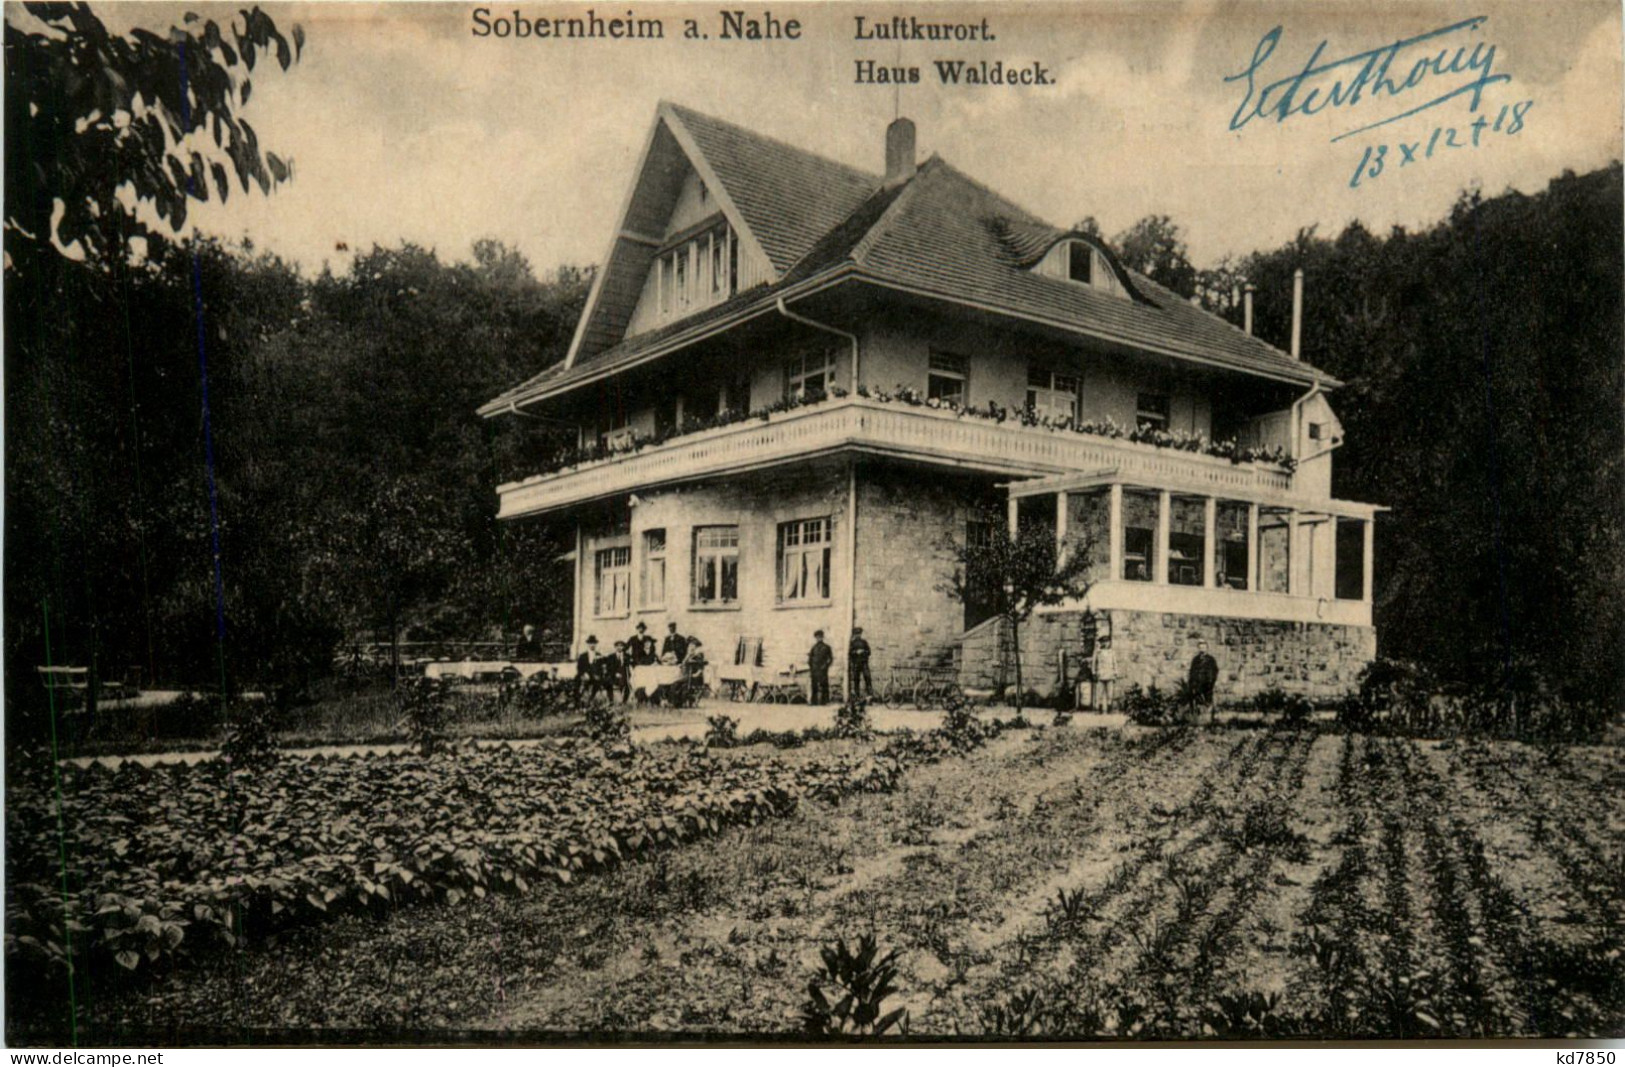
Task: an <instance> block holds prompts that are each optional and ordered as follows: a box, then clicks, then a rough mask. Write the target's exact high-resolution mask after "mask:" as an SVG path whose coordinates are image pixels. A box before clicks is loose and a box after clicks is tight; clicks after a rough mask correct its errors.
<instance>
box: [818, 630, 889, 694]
mask: <svg viewBox="0 0 1625 1067" xmlns="http://www.w3.org/2000/svg"><path fill="white" fill-rule="evenodd" d="M871 651H872V650H871V649H870V648H869V642H868V641H866V640H864V637H863V627H861V626H854V627H852V640H851V641H849V642H847V646H846V681H847V685H848V686H850V687H851V690H852V699H854V700H856V699H857V698H858V697H860V696H864V695H868V696H870V697H872V696H874V695H875V682H874V679H873V678H871V677H870V676H869V656H870V653H871ZM834 663H835V650H834V649H832V648H830V647H829V645H828V644H826V643H825V642H824V631H822V630H814V631H813V643H812V648H810V649H808V650H807V677H808V682H809V688H810V689H811V690H812V692H811V693H809V694H808V699H807V702H808V703H809V704H813V705H815V706H816V705H822V704H828V703H829V669H830V667H831V666H833V665H834Z"/></svg>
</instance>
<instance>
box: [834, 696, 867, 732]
mask: <svg viewBox="0 0 1625 1067" xmlns="http://www.w3.org/2000/svg"><path fill="white" fill-rule="evenodd" d="M835 736H837V737H840V738H847V739H856V740H859V741H866V740H868V739H869V738H870V737H872V736H874V729H873V728H872V727H871V726H870V725H869V704H868V701H865V700H863V699H861V698H858V697H854V698H852V699H851V700H848V701H847V702H846V703H845V704H842V705H841V706H840V707H839V708H837V709H835Z"/></svg>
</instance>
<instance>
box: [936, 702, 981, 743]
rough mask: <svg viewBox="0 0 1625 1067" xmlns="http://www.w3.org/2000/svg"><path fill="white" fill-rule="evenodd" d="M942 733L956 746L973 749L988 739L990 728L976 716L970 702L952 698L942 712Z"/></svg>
mask: <svg viewBox="0 0 1625 1067" xmlns="http://www.w3.org/2000/svg"><path fill="white" fill-rule="evenodd" d="M942 734H943V736H944V737H946V738H947V739H948V741H949V742H950V743H951V744H952V745H953V746H954V747H955V748H959V749H971V748H977V747H979V746H980V745H981V744H982V742H983V741H985V740H986V739H987V735H988V728H987V726H986V725H985V724H983V722H982V720H981V719H978V718H977V717H976V712H974V711H972V710H971V707H970V705H969V704H967V703H965V702H964V701H962V700H950V701H949V702H948V708H947V710H946V711H944V712H943V713H942Z"/></svg>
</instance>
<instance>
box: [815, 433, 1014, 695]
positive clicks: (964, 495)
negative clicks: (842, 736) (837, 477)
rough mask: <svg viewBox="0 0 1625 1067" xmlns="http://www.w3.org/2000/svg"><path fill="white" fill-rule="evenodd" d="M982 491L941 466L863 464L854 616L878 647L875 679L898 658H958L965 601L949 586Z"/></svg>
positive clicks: (932, 662)
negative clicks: (925, 470)
mask: <svg viewBox="0 0 1625 1067" xmlns="http://www.w3.org/2000/svg"><path fill="white" fill-rule="evenodd" d="M989 485H990V483H989ZM981 491H983V490H979V489H978V488H977V485H976V483H974V482H969V481H960V480H955V479H953V478H951V477H945V476H943V475H941V474H933V475H929V476H927V475H924V474H922V473H921V472H919V471H918V470H915V469H905V468H898V467H890V466H884V465H881V464H868V465H862V466H860V467H859V469H858V523H857V528H858V555H857V558H858V574H857V603H856V609H857V624H858V625H859V626H861V627H863V630H864V637H865V639H867V640H868V641H869V643H870V645H871V646H872V647H873V649H874V655H873V659H872V660H871V661H870V662H871V671H872V673H873V675H874V680H875V684H876V685H877V686H879V685H883V684H884V682H885V679H886V676H887V673H888V672H889V671H890V670H891V668H892V666H893V665H898V666H936V665H947V664H950V663H952V662H953V656H954V650H955V648H956V647H957V645H958V639H959V635H960V633H961V632H963V630H964V628H965V627H964V623H965V608H964V605H962V604H960V603H959V602H958V601H956V600H954V599H953V598H952V597H951V596H950V595H949V594H948V593H947V592H945V591H944V587H945V586H946V585H948V584H949V583H950V582H951V580H952V577H953V573H954V565H955V556H954V549H953V547H952V545H963V544H964V541H965V524H966V522H967V520H968V519H969V518H971V516H972V515H973V514H974V513H976V510H977V505H976V501H977V498H978V494H979V492H981ZM837 651H839V650H837Z"/></svg>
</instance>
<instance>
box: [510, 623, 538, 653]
mask: <svg viewBox="0 0 1625 1067" xmlns="http://www.w3.org/2000/svg"><path fill="white" fill-rule="evenodd" d="M513 660H514V662H515V663H540V662H542V642H541V639H540V638H538V637H537V636H536V627H534V626H532V625H531V624H530V623H526V624H525V626H524V629H522V630H521V631H520V632H519V643H518V644H516V645H514V649H513Z"/></svg>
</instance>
